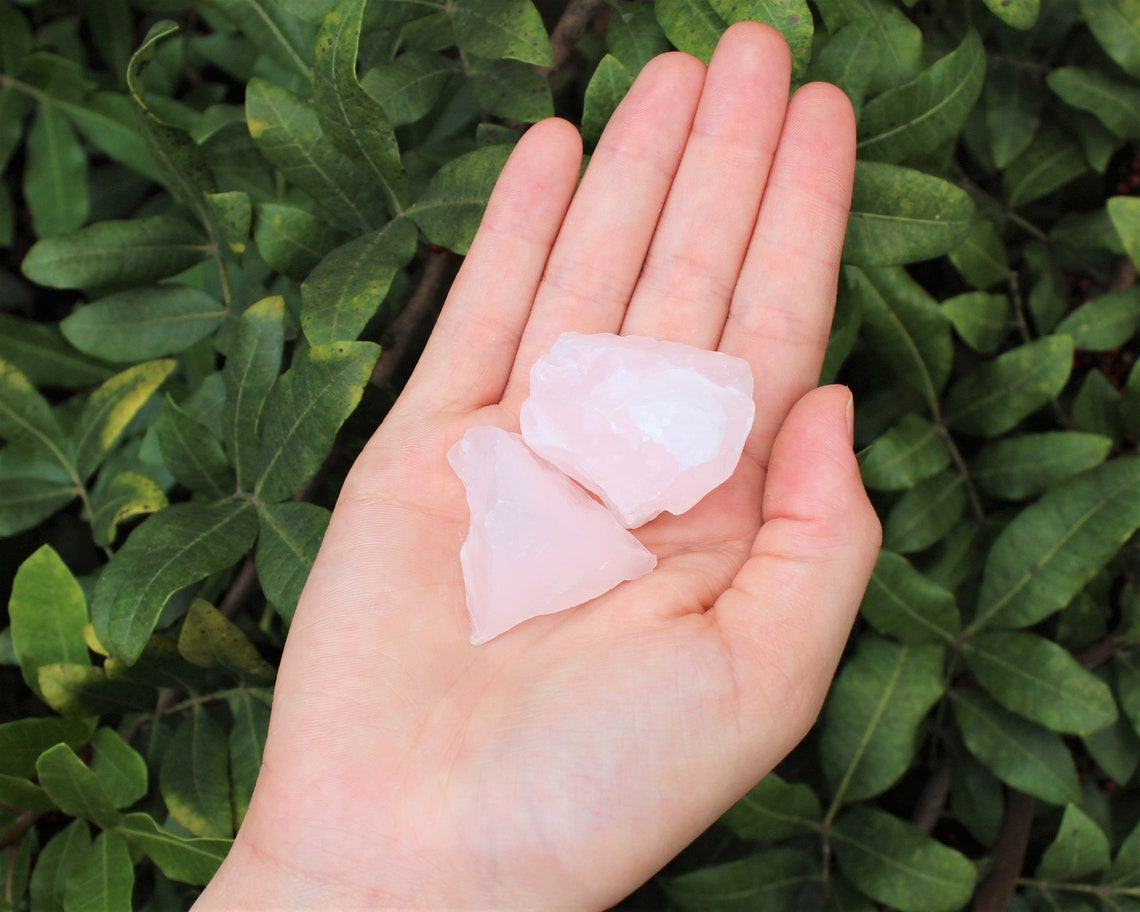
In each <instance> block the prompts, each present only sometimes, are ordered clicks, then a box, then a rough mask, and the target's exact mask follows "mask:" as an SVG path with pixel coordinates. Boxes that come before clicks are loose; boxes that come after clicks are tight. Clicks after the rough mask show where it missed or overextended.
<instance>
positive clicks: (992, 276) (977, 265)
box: [944, 218, 1009, 303]
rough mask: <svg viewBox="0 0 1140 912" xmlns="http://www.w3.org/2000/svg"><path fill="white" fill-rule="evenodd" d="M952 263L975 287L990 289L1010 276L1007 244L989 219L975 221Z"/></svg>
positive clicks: (954, 254) (956, 251) (953, 255)
mask: <svg viewBox="0 0 1140 912" xmlns="http://www.w3.org/2000/svg"><path fill="white" fill-rule="evenodd" d="M950 262H952V263H953V264H954V268H955V269H957V270H958V272H959V273H961V275H962V278H964V279H965V280H966V281H967V282H969V283H970V284H971V285H972V286H973V287H974V288H981V289H985V288H990V287H991V286H993V285H996V284H997V283H998V282H1001V281H1003V280H1005V279H1006V278H1007V277H1008V276H1009V259H1008V258H1007V257H1006V254H1005V243H1004V242H1003V241H1002V239H1001V237H1000V236H999V235H998V233H997V229H996V228H995V227H994V223H993V222H991V221H990V220H989V219H987V218H980V219H976V220H975V221H974V223H973V225H971V226H970V233H969V234H967V235H966V239H965V240H964V241H963V242H962V243H961V244H960V245H959V246H958V247H957V248H956V249H955V250H953V251H951V252H950ZM944 303H949V302H944Z"/></svg>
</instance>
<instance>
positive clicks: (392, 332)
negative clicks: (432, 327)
mask: <svg viewBox="0 0 1140 912" xmlns="http://www.w3.org/2000/svg"><path fill="white" fill-rule="evenodd" d="M452 260H453V255H452V254H451V253H449V252H448V251H446V250H433V251H432V252H431V253H430V254H428V258H427V264H426V265H425V266H424V272H423V275H422V276H421V277H420V283H419V284H418V285H417V286H416V290H415V291H413V292H412V296H411V297H410V298H409V299H408V303H407V305H406V306H405V307H404V309H403V310H402V311H400V315H399V316H398V317H396V319H395V320H393V321H392V325H391V326H389V327H388V332H387V333H385V336H384V343H385V344H384V350H383V352H382V353H381V355H380V360H379V361H377V362H376V367H375V368H374V369H373V371H372V379H371V381H370V382H371V383H372V384H373V385H374V386H384V385H385V384H386V383H387V382H388V381H389V380H391V379H392V375H393V374H394V373H395V372H396V368H397V367H399V366H400V362H401V361H402V360H403V359H404V355H406V354H407V353H408V348H409V346H410V345H411V343H412V340H413V339H414V338H415V337H416V330H417V329H419V327H420V324H421V323H423V322H424V320H426V319H427V316H428V314H430V313H432V311H433V310H434V309H435V307H436V306H437V305H438V303H439V300H438V299H439V297H440V291H441V290H442V288H443V286H444V285H445V284H446V283H447V280H448V277H449V276H450V274H451V264H452Z"/></svg>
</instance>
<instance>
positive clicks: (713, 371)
mask: <svg viewBox="0 0 1140 912" xmlns="http://www.w3.org/2000/svg"><path fill="white" fill-rule="evenodd" d="M754 415H755V406H754V404H753V402H752V370H751V368H750V367H749V366H748V362H747V361H744V360H742V359H740V358H734V357H733V356H731V355H726V354H723V353H721V352H711V351H706V350H704V349H701V348H694V347H693V346H691V345H683V344H681V343H678V342H659V341H657V340H656V339H649V338H646V337H644V336H615V335H611V334H609V333H597V334H593V335H583V334H581V333H565V334H563V335H561V336H559V337H558V340H557V341H556V342H555V343H554V346H553V347H552V348H551V349H550V351H549V352H548V353H547V354H545V355H543V356H542V357H541V358H539V359H538V360H537V361H536V362H535V363H534V367H533V368H532V369H531V372H530V397H529V398H528V399H527V400H526V401H525V402H524V403H523V405H522V414H521V415H520V421H521V423H522V433H523V438H524V439H525V440H526V443H527V445H528V446H529V447H530V448H531V449H532V450H534V451H535V452H536V453H538V455H540V456H542V457H543V458H544V459H546V460H548V461H549V462H551V463H553V464H554V465H556V466H557V467H558V468H560V469H561V470H562V471H563V472H565V473H566V474H567V475H569V476H570V477H571V478H573V479H575V480H576V481H578V482H580V483H581V484H582V485H583V486H585V487H586V488H588V489H589V490H591V491H593V492H594V493H595V494H597V495H598V497H600V498H601V499H602V501H603V503H605V505H606V506H607V507H609V508H610V510H612V511H613V512H614V514H616V515H617V516H618V517H620V519H621V521H622V522H623V523H624V524H625V526H626V527H627V528H630V529H634V528H636V527H638V526H640V525H642V524H643V523H646V522H648V521H649V520H651V519H653V517H655V516H656V515H657V514H658V513H661V512H662V511H664V510H668V511H669V512H670V513H684V512H685V511H686V510H688V509H689V508H690V507H692V506H693V505H695V504H696V503H697V502H698V501H699V500H700V499H701V498H702V497H704V496H705V495H706V494H708V493H709V491H711V490H712V489H713V488H715V487H717V486H718V485H719V484H721V483H722V482H724V481H725V480H726V479H727V478H728V477H729V476H730V475H731V474H732V473H733V471H734V470H735V469H736V464H737V462H738V461H739V459H740V453H741V451H742V450H743V448H744V441H745V438H747V436H748V432H749V430H750V429H751V427H752V419H753V417H754Z"/></svg>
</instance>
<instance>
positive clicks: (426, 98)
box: [360, 51, 459, 127]
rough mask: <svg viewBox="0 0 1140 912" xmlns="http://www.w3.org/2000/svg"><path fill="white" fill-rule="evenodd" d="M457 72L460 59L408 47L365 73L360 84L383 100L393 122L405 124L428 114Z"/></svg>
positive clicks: (389, 119) (381, 104)
mask: <svg viewBox="0 0 1140 912" xmlns="http://www.w3.org/2000/svg"><path fill="white" fill-rule="evenodd" d="M457 72H459V67H458V65H457V64H456V62H455V61H454V60H449V59H448V58H447V57H444V56H442V55H441V54H433V53H430V52H428V51H405V52H404V53H402V54H401V55H400V56H399V57H397V58H396V59H395V60H393V61H392V62H391V63H383V64H381V65H380V66H377V67H374V68H372V69H371V70H369V71H368V72H367V73H365V74H364V76H363V77H362V78H361V80H360V85H361V88H363V89H364V91H366V92H367V93H368V94H369V95H371V96H372V97H373V98H375V99H376V100H377V101H378V102H380V106H381V107H382V108H383V109H384V113H385V114H386V115H387V116H388V121H389V122H390V123H391V124H392V126H394V127H401V126H404V125H405V124H410V123H415V122H416V121H417V120H420V119H421V118H423V117H426V116H427V114H428V112H430V111H431V109H432V108H433V107H434V106H435V103H436V102H437V101H439V96H440V94H441V93H442V92H443V89H444V86H446V85H447V81H448V80H449V79H450V78H451V77H452V76H454V75H455V74H456V73H457Z"/></svg>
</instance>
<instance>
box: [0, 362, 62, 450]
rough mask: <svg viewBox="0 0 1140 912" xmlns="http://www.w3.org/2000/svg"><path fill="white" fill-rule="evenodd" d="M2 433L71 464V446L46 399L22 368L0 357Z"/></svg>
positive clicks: (0, 431)
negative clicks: (19, 368)
mask: <svg viewBox="0 0 1140 912" xmlns="http://www.w3.org/2000/svg"><path fill="white" fill-rule="evenodd" d="M0 437H4V438H6V439H7V440H9V441H10V442H12V443H22V444H29V445H31V446H33V447H36V448H38V449H42V450H45V451H47V452H49V453H51V454H52V455H53V456H54V457H55V458H56V460H57V461H58V462H59V464H60V465H61V466H64V467H65V468H66V467H68V466H70V465H71V458H70V448H69V447H68V446H67V443H66V442H65V441H64V438H63V430H62V429H61V428H60V426H59V422H58V421H56V417H55V415H54V414H53V413H52V410H51V406H49V405H48V403H47V400H46V399H44V397H43V396H41V395H40V393H39V391H38V390H37V389H36V388H35V387H34V386H32V384H31V383H29V382H28V378H27V377H25V376H24V375H23V374H22V373H20V371H18V370H17V369H16V368H15V367H14V366H12V365H11V364H9V363H8V362H6V361H4V360H3V359H0Z"/></svg>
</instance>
